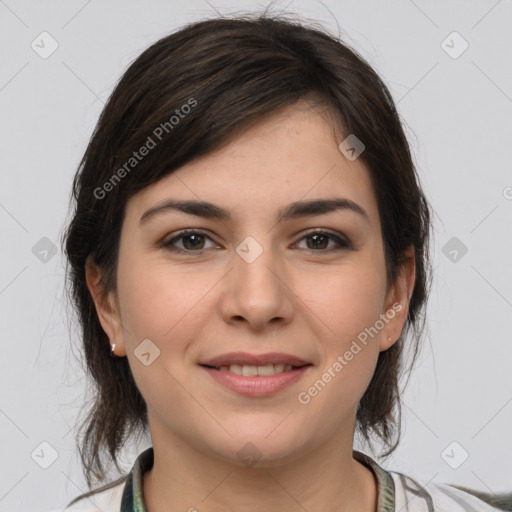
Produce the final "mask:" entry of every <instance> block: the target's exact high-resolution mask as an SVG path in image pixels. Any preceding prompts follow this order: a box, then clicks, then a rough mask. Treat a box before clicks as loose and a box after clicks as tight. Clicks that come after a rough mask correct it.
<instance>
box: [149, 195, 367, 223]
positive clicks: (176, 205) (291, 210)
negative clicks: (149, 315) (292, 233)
mask: <svg viewBox="0 0 512 512" xmlns="http://www.w3.org/2000/svg"><path fill="white" fill-rule="evenodd" d="M338 210H345V211H351V212H355V213H357V214H359V215H360V216H361V217H363V218H364V219H365V220H366V221H368V222H369V221H370V217H369V216H368V214H367V213H366V211H365V210H364V209H363V208H362V207H361V206H359V205H358V204H357V203H355V202H354V201H351V200H350V199H344V198H339V197H336V198H332V199H313V200H310V201H296V202H294V203H291V204H289V205H288V206H286V207H285V208H283V209H281V210H279V212H278V217H277V219H278V222H280V221H283V220H291V219H297V218H301V217H307V216H314V215H322V214H325V213H330V212H334V211H338ZM168 211H179V212H183V213H186V214H189V215H195V216H197V217H203V218H205V219H216V220H221V221H229V220H231V213H230V211H229V210H226V209H225V208H223V207H221V206H218V205H215V204H213V203H209V202H207V201H195V200H183V201H179V200H173V199H167V200H164V201H162V202H160V203H158V204H156V205H155V206H153V207H152V208H150V209H149V210H147V211H146V212H144V213H143V214H142V217H141V218H140V221H139V225H141V224H144V223H145V222H147V221H148V220H149V219H152V218H154V217H155V216H157V215H160V214H162V213H165V212H168Z"/></svg>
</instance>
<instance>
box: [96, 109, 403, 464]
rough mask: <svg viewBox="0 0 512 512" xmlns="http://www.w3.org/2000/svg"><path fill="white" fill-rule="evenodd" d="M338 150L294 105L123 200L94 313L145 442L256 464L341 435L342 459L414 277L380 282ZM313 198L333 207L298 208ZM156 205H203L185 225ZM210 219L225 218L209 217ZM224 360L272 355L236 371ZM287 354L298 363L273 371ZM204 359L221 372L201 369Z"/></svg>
mask: <svg viewBox="0 0 512 512" xmlns="http://www.w3.org/2000/svg"><path fill="white" fill-rule="evenodd" d="M299 105H300V104H299ZM340 142H342V141H341V140H335V139H334V135H333V132H332V127H331V126H330V125H329V123H328V122H327V121H326V118H325V117H324V116H322V115H320V114H319V113H318V112H315V111H312V110H308V109H304V108H302V109H301V108H299V106H297V105H296V106H295V107H293V108H289V109H286V110H285V111H283V112H281V113H278V114H274V115H273V116H271V117H267V118H266V119H265V120H264V121H262V122H260V123H259V124H257V125H255V126H253V127H252V128H251V129H250V130H248V131H246V132H245V133H243V134H242V135H241V136H239V138H238V139H236V140H234V141H232V142H231V143H230V144H229V145H227V146H226V147H224V148H223V149H221V150H219V151H217V152H215V153H213V154H210V155H207V156H205V157H202V158H199V159H197V160H196V161H194V162H192V163H190V164H188V165H185V166H184V167H182V168H180V169H179V170H178V171H176V172H174V173H173V174H171V175H169V176H167V177H165V178H163V179H162V180H160V181H159V182H157V183H155V184H153V185H152V186H150V187H148V188H147V189H145V190H143V191H141V192H140V193H138V194H136V195H135V196H133V197H132V198H131V199H130V200H129V202H128V203H127V205H126V216H125V220H124V223H123V227H122V233H121V239H120V251H119V265H118V275H117V280H118V291H117V296H116V297H115V298H116V299H117V305H118V306H117V308H116V309H118V311H117V312H116V311H107V310H102V309H101V307H100V309H99V313H100V318H101V321H102V325H103V327H104V329H105V331H106V332H107V334H108V335H109V338H110V341H111V343H116V354H117V355H121V356H122V355H126V356H127V357H128V361H129V364H130V368H131V370H132V372H133V376H134V378H135V381H136V384H137V386H138V388H139V390H140V392H141V394H142V395H143V397H144V399H145V401H146V403H147V407H148V414H149V422H150V428H151V433H152V438H153V443H154V444H157V443H158V442H165V443H168V442H171V443H172V442H176V443H178V442H179V443H180V445H181V446H191V447H193V448H194V450H199V451H200V452H202V453H203V454H206V455H208V456H213V457H215V458H216V459H223V460H225V461H230V462H235V463H238V464H242V463H246V462H244V461H247V460H249V459H248V457H249V458H250V457H252V458H253V459H260V458H261V459H260V465H263V464H264V463H266V464H268V465H269V466H271V465H273V464H278V463H284V462H285V461H292V460H295V459H296V458H297V457H300V456H302V455H306V454H307V453H308V452H312V451H313V450H315V449H319V448H320V447H322V446H323V447H325V446H329V445H330V443H333V445H334V443H335V444H336V445H337V446H340V444H339V443H340V441H343V440H345V442H346V443H349V442H350V450H351V449H352V448H351V447H352V439H353V428H354V423H355V415H356V410H357V404H358V402H359V400H360V399H361V397H362V395H363V394H364V392H365V390H366V388H367V386H368V384H369V382H370V379H371V377H372V375H373V372H374V369H375V365H376V362H377V357H378V355H379V351H381V350H386V349H387V348H389V347H390V346H391V345H392V343H394V342H395V341H396V340H397V338H398V337H399V335H400V332H401V329H402V326H403V322H404V318H405V316H406V309H407V308H406V303H407V297H408V295H410V290H411V287H412V284H413V283H412V282H411V276H412V274H413V270H412V267H410V268H409V273H408V274H407V275H406V277H405V278H408V279H409V285H408V286H409V289H407V284H406V281H404V279H402V278H400V279H399V280H398V281H397V284H396V285H395V286H390V287H388V286H387V281H386V270H385V261H384V252H383V244H382V234H381V229H380V221H379V215H378V210H377V202H376V198H375V195H374V192H373V190H372V186H371V182H370V178H369V174H368V172H367V170H366V169H365V167H364V165H363V164H362V162H361V160H360V159H356V160H354V161H350V160H349V159H347V158H345V156H344V155H343V154H342V153H341V152H340V150H339V149H338V144H339V143H340ZM363 142H364V141H363ZM313 200H314V201H318V205H320V204H321V202H322V201H326V200H337V201H340V203H339V204H340V205H341V206H340V207H338V208H336V209H325V211H324V212H323V213H316V214H315V213H314V212H313V210H314V208H310V211H309V213H308V208H304V207H303V206H301V205H302V204H306V203H309V202H311V201H313ZM169 201H191V202H205V203H206V202H207V203H210V204H211V205H214V206H213V207H212V208H209V209H208V208H201V212H202V213H201V212H200V211H199V208H196V209H195V211H196V213H197V215H196V214H192V213H190V212H191V210H192V208H191V209H190V210H189V213H185V212H183V211H180V210H178V209H176V208H172V207H171V206H170V205H169V204H167V207H166V202H169ZM291 205H295V206H294V208H293V209H291V210H290V207H291ZM318 205H317V207H318ZM313 206H314V205H313ZM221 209H222V210H223V211H224V212H225V218H222V219H221V218H217V217H215V216H214V215H210V214H211V213H212V212H217V211H219V210H221ZM319 209H321V208H319ZM327 210H329V211H327ZM281 212H282V213H284V215H283V217H282V218H280V213H281ZM183 229H188V230H191V231H193V232H194V233H193V234H190V233H189V234H188V236H181V237H180V236H179V231H180V230H183ZM319 231H326V232H328V234H322V233H318V232H319ZM89 275H92V274H89ZM404 275H405V274H404ZM407 276H408V277H407ZM388 338H391V341H388ZM234 352H241V353H245V356H247V355H252V356H263V357H265V355H268V354H271V355H270V356H269V357H268V358H267V359H263V360H259V361H258V360H254V361H253V362H255V363H258V362H259V363H262V364H258V365H254V364H250V363H251V361H250V359H246V360H245V362H246V363H247V364H246V365H245V366H246V367H245V368H243V369H242V368H240V366H237V365H236V364H235V363H236V361H237V358H236V357H231V358H230V356H227V355H228V354H230V353H234ZM272 353H273V354H274V355H272ZM276 353H280V354H284V356H282V357H283V359H280V358H279V356H276V355H275V354H276ZM292 357H294V358H298V359H300V360H302V362H304V363H308V366H305V367H303V368H302V369H292V370H289V367H286V366H285V367H284V368H283V367H282V365H283V364H289V363H287V361H288V360H289V359H290V358H292ZM214 358H220V359H226V361H220V360H219V359H218V360H217V361H216V362H215V361H214V362H213V363H214V364H212V365H213V366H221V365H222V366H224V368H221V369H220V370H219V369H211V368H207V367H206V366H204V363H207V362H210V363H211V360H212V359H214ZM233 361H234V362H235V363H233ZM272 361H274V362H275V364H276V365H278V364H281V366H279V365H278V366H272V364H271V363H272ZM242 362H244V360H243V356H242V360H240V361H239V363H242ZM290 362H292V363H294V364H293V365H294V366H298V365H300V364H302V363H300V362H298V361H295V362H293V361H291V359H290ZM222 363H225V364H222ZM229 364H234V366H229V370H227V372H226V367H227V366H228V365H229ZM256 366H259V367H260V368H258V369H256ZM261 367H263V368H261ZM279 370H288V371H284V372H282V373H276V374H274V375H272V373H274V372H276V371H277V372H279ZM240 371H243V372H244V373H245V374H249V375H237V372H238V373H239V372H240ZM254 373H261V374H262V375H252V374H254ZM258 379H261V380H258ZM259 384H261V386H260V385H259ZM248 443H252V444H248Z"/></svg>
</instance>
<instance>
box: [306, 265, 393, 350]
mask: <svg viewBox="0 0 512 512" xmlns="http://www.w3.org/2000/svg"><path fill="white" fill-rule="evenodd" d="M385 292H386V282H385V278H384V277H383V275H382V272H381V271H380V270H379V268H377V266H371V265H368V266H367V265H350V266H347V267H343V268H339V269H336V270H334V269H331V271H330V272H326V273H325V274H323V275H318V274H317V275H315V276H314V278H311V279H307V278H304V279H303V281H302V293H301V294H300V295H301V299H302V301H303V302H304V303H305V304H306V305H307V306H308V308H309V309H310V310H311V311H312V312H313V313H314V314H315V315H316V316H317V317H318V318H319V319H320V320H321V323H322V324H323V326H324V328H325V332H326V333H327V334H328V336H327V338H328V339H329V340H331V341H332V344H333V345H335V346H337V347H338V348H340V347H339V345H340V344H341V345H343V344H346V343H347V342H348V343H349V344H350V341H351V339H353V338H355V337H357V335H358V334H359V333H360V332H361V331H363V330H364V329H365V328H369V327H370V326H372V325H374V324H375V322H376V321H377V320H378V318H379V315H380V314H381V313H382V307H383V304H384V299H385Z"/></svg>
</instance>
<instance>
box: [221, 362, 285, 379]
mask: <svg viewBox="0 0 512 512" xmlns="http://www.w3.org/2000/svg"><path fill="white" fill-rule="evenodd" d="M292 368H293V367H292V365H291V364H287V365H284V364H267V365H265V366H247V365H240V364H232V365H230V366H219V367H217V370H220V371H221V372H227V371H229V372H231V373H235V374H236V375H244V376H245V377H253V376H255V375H260V376H262V377H271V376H272V375H275V374H276V373H282V372H289V371H291V370H292Z"/></svg>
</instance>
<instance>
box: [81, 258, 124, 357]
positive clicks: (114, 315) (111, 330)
mask: <svg viewBox="0 0 512 512" xmlns="http://www.w3.org/2000/svg"><path fill="white" fill-rule="evenodd" d="M101 277H102V274H101V269H100V268H99V267H98V266H97V265H96V264H95V263H93V262H92V259H91V257H90V256H89V257H88V258H87V262H86V267H85V279H86V283H87V288H88V289H89V293H90V294H91V297H92V299H93V301H94V305H95V307H96V313H97V315H98V319H99V321H100V324H101V326H102V328H103V330H104V331H105V333H106V335H107V336H108V338H109V341H110V345H111V346H112V345H113V344H115V355H117V356H124V355H126V350H125V346H124V339H123V336H122V328H121V318H120V316H119V313H118V311H117V307H116V301H115V299H114V296H113V292H109V293H108V294H107V295H105V293H104V290H103V287H102V282H101ZM109 350H110V349H109Z"/></svg>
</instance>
